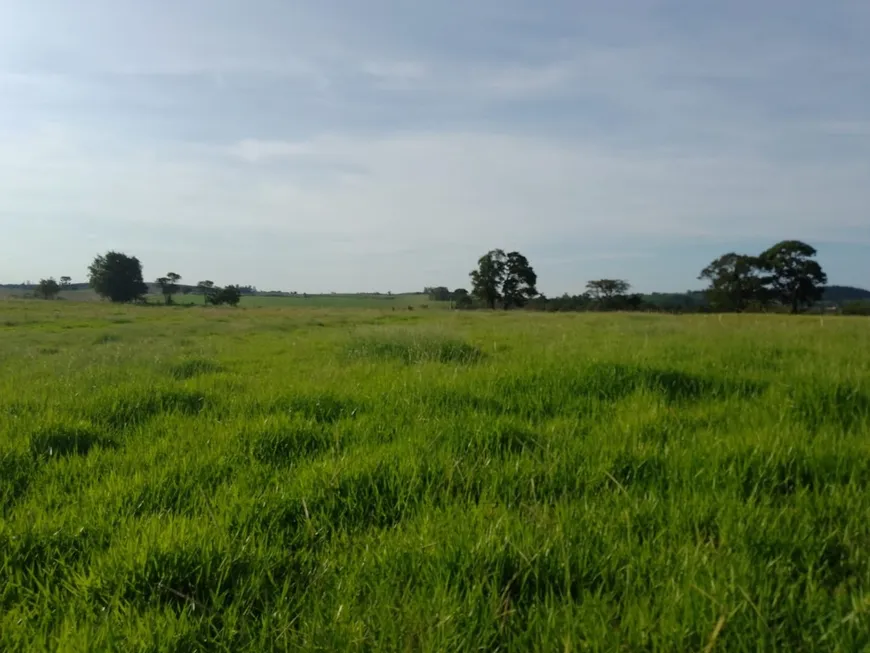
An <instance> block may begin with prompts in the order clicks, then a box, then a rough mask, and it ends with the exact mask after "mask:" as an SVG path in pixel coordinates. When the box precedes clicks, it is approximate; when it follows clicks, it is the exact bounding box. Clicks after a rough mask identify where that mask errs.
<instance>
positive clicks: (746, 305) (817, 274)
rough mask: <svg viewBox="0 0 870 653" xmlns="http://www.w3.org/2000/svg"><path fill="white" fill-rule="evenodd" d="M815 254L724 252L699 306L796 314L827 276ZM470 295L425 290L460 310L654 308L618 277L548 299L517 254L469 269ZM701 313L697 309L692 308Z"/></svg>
mask: <svg viewBox="0 0 870 653" xmlns="http://www.w3.org/2000/svg"><path fill="white" fill-rule="evenodd" d="M816 254H817V252H816V250H815V248H813V247H812V246H811V245H808V244H807V243H804V242H801V241H798V240H784V241H781V242H779V243H777V244H776V245H773V246H772V247H770V248H768V249H766V250H765V251H764V252H762V253H761V254H758V255H747V254H737V253H735V252H729V253H727V254H723V255H722V256H720V257H719V258H717V259H716V260H714V261H712V262H711V263H710V264H709V265H708V266H707V267H705V268H704V269H703V270H701V273H700V275H699V277H698V278H699V279H700V280H702V281H707V282H708V287H707V288H706V289H705V290H704V291H703V292H704V295H705V298H706V305H705V306H704V308H707V310H713V311H734V312H741V311H745V310H749V309H758V310H767V309H772V308H774V307H786V308H787V309H788V310H790V311H791V312H792V313H798V312H800V311H801V310H803V309H806V308H809V307H810V306H812V305H813V304H814V303H815V302H817V301H819V300H820V299H821V298H822V296H823V293H824V290H825V285H826V284H827V281H828V279H827V275H826V274H825V273H824V271H823V270H822V267H821V266H820V265H819V263H818V262H817V261H816V260H815V257H816ZM469 276H470V278H471V291H470V292H469V291H468V290H466V289H464V288H457V289H456V290H453V291H452V292H451V291H450V290H449V289H448V288H446V287H444V286H437V287H429V288H426V289H425V292H426V294H428V295H429V297H430V299H432V300H433V301H450V302H453V305H454V306H455V307H456V308H459V309H471V308H489V309H494V308H496V307H499V308H502V309H504V310H508V309H511V308H527V309H530V310H548V311H550V310H552V311H584V310H604V311H637V310H655V309H657V308H660V305H658V304H654V303H650V302H648V301H646V300H645V299H644V297H643V296H642V295H640V294H637V293H630V290H631V284H630V283H629V282H628V281H625V280H623V279H596V280H593V281H589V282H587V284H586V292H585V293H582V294H580V295H574V296H571V295H568V294H565V295H563V296H561V297H557V298H548V297H546V296H545V295H543V294H541V293H539V292H538V291H537V289H536V284H537V275H536V274H535V271H534V269H533V268H532V266H531V264H530V263H529V261H528V259H527V258H526V257H525V256H523V255H522V254H520V253H519V252H510V253H507V254H506V253H505V252H504V250H501V249H494V250H491V251H490V252H487V253H486V254H484V255H483V256H481V257H480V259H479V260H478V262H477V267H476V268H475V269H474V270H472V271H471V273H470V275H469ZM695 308H696V309H700V308H701V305H700V304H698V305H696V306H695Z"/></svg>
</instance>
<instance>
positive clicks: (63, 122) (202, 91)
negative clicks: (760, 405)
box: [0, 0, 870, 294]
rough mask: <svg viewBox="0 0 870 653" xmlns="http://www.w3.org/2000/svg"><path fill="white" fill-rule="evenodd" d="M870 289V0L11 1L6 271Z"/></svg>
mask: <svg viewBox="0 0 870 653" xmlns="http://www.w3.org/2000/svg"><path fill="white" fill-rule="evenodd" d="M784 239H802V240H805V241H807V242H809V243H811V244H813V245H814V246H815V247H816V248H817V249H818V250H819V260H820V262H821V263H822V265H823V267H824V268H825V270H826V271H827V272H828V276H829V279H830V282H831V283H837V284H848V285H858V286H862V287H868V288H870V256H868V253H870V2H867V1H866V0H827V1H826V2H819V1H818V0H764V1H763V2H758V1H757V0H752V1H750V0H728V1H727V2H723V1H721V0H716V1H714V0H692V1H691V2H689V1H687V0H679V1H677V0H632V1H631V2H628V1H625V0H622V1H621V0H600V1H598V0H596V1H583V0H548V1H547V2H533V1H532V0H439V1H438V2H427V3H424V2H419V1H418V0H296V1H294V2H287V1H286V0H244V1H243V0H232V1H231V0H148V2H144V1H142V0H78V1H77V2H70V1H69V0H0V282H5V283H18V282H22V281H25V280H38V279H39V278H41V277H47V276H55V277H60V276H62V275H68V276H71V277H73V279H75V280H82V281H84V280H85V279H86V272H87V266H88V264H89V263H90V262H91V261H92V260H93V258H94V256H95V255H97V254H99V253H103V252H106V251H108V250H110V249H114V250H119V251H124V252H127V253H128V254H131V255H135V256H137V257H138V258H139V259H140V260H141V261H142V263H143V267H144V273H145V277H146V279H148V280H152V279H154V278H156V277H158V276H163V275H164V274H166V273H167V272H169V271H174V272H177V273H179V274H181V275H182V276H183V278H184V280H185V281H187V282H190V283H196V282H197V281H199V280H201V279H212V280H214V281H215V282H217V283H218V284H227V283H239V284H252V285H255V286H258V287H259V288H260V289H283V290H296V291H299V292H303V291H304V292H333V291H334V292H360V291H362V292H365V291H382V292H386V291H392V292H404V291H412V290H418V289H422V287H423V286H426V285H446V286H450V287H451V288H452V287H463V286H464V287H467V286H468V285H469V280H468V273H469V271H470V270H471V269H472V268H473V267H474V265H475V262H476V260H477V258H478V257H479V256H480V255H482V254H483V253H485V252H486V251H488V250H490V249H493V248H496V247H500V248H503V249H505V250H508V251H509V250H519V251H520V252H522V253H524V254H525V255H526V256H527V257H528V258H529V260H530V262H531V263H532V265H533V266H534V267H535V270H536V271H537V273H538V278H539V284H538V285H539V289H540V290H541V291H542V292H545V293H547V294H560V293H562V292H572V293H574V292H580V291H582V290H583V288H584V286H585V284H586V282H587V281H588V280H590V279H597V278H622V279H626V280H628V281H629V282H631V284H632V285H633V287H634V288H635V289H636V290H637V291H640V292H649V291H653V290H659V291H683V290H686V289H690V288H693V289H694V288H698V287H700V286H701V285H702V284H701V282H699V281H698V280H697V276H698V273H699V271H700V270H701V269H702V268H703V267H704V266H705V265H706V264H707V263H709V262H710V261H711V260H712V259H713V258H715V257H717V256H718V255H719V254H722V253H725V252H728V251H739V252H745V253H758V252H760V251H762V250H763V249H766V248H767V247H768V246H770V245H772V244H774V243H775V242H777V241H780V240H784Z"/></svg>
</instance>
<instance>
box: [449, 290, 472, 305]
mask: <svg viewBox="0 0 870 653" xmlns="http://www.w3.org/2000/svg"><path fill="white" fill-rule="evenodd" d="M473 303H474V302H472V301H471V295H469V294H468V291H467V290H466V289H465V288H457V289H456V290H454V291H453V305H454V306H455V307H456V308H460V309H462V308H471V306H472V304H473Z"/></svg>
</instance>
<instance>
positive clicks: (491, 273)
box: [471, 249, 507, 308]
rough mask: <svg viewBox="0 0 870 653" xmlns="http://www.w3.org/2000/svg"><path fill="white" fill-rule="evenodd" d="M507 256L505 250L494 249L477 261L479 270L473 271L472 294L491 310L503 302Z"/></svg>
mask: <svg viewBox="0 0 870 653" xmlns="http://www.w3.org/2000/svg"><path fill="white" fill-rule="evenodd" d="M506 266H507V255H506V254H505V253H504V250H501V249H493V250H491V251H489V252H487V253H486V254H484V255H483V256H481V257H480V259H478V261H477V269H476V270H472V271H471V294H472V295H474V296H475V297H477V298H478V299H479V300H480V301H482V302H483V303H485V304H486V305H487V306H489V307H490V308H495V305H496V302H499V301H501V299H502V294H501V288H502V284H503V283H504V277H505V268H506Z"/></svg>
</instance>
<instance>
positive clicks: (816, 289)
mask: <svg viewBox="0 0 870 653" xmlns="http://www.w3.org/2000/svg"><path fill="white" fill-rule="evenodd" d="M815 256H816V250H815V249H814V248H813V247H811V246H810V245H807V244H806V243H804V242H801V241H799V240H784V241H782V242H780V243H777V244H776V245H774V246H773V247H771V248H769V249H767V250H765V251H764V252H762V253H761V254H760V255H758V256H746V255H744V254H736V253H734V252H729V253H728V254H723V255H722V256H720V257H719V258H717V259H716V260H715V261H713V262H712V263H710V265H708V266H707V267H706V268H704V269H703V270H702V271H701V275H700V276H699V277H698V278H699V279H706V280H707V281H709V282H710V286H709V288H708V289H707V298H708V300H709V301H710V305H711V307H712V308H713V309H715V310H733V311H742V310H745V309H746V308H747V307H748V306H749V305H750V304H752V303H758V304H760V305H764V304H767V303H770V302H778V303H779V304H781V305H783V306H788V307H789V308H790V310H791V312H792V313H797V312H798V311H799V310H800V309H801V308H802V307H805V306H811V305H812V304H813V303H814V302H817V301H819V300H820V299H822V297H823V295H824V291H825V284H826V283H827V280H828V278H827V275H825V273H824V272H823V271H822V268H821V266H820V265H819V264H818V262H816V261H815V260H813V259H814V257H815Z"/></svg>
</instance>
